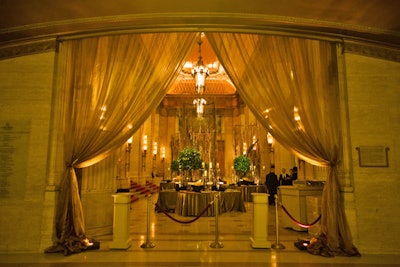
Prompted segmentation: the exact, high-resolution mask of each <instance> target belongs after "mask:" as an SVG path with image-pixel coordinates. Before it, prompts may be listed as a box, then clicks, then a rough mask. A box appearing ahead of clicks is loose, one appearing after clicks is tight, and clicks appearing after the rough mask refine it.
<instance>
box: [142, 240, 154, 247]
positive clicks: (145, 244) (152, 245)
mask: <svg viewBox="0 0 400 267" xmlns="http://www.w3.org/2000/svg"><path fill="white" fill-rule="evenodd" d="M155 246H156V245H154V243H152V242H150V241H149V242H146V243H143V244H142V245H141V246H140V247H141V248H154V247H155Z"/></svg>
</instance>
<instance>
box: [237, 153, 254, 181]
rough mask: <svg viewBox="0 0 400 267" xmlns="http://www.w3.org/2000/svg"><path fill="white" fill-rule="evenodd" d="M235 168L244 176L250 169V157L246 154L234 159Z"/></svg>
mask: <svg viewBox="0 0 400 267" xmlns="http://www.w3.org/2000/svg"><path fill="white" fill-rule="evenodd" d="M233 168H234V169H235V171H236V172H237V173H238V174H239V175H240V176H241V177H243V176H244V175H245V174H246V172H247V171H249V170H250V159H249V158H248V157H246V156H245V155H240V156H238V157H236V158H235V160H234V161H233Z"/></svg>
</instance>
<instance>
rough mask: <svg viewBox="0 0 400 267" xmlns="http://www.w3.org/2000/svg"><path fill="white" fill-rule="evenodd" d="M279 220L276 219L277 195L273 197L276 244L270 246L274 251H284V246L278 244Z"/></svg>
mask: <svg viewBox="0 0 400 267" xmlns="http://www.w3.org/2000/svg"><path fill="white" fill-rule="evenodd" d="M278 229H279V218H278V195H275V232H276V243H274V244H272V245H271V248H274V249H284V248H285V246H284V245H283V244H281V243H279V230H278Z"/></svg>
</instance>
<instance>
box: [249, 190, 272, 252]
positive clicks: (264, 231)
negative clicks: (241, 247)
mask: <svg viewBox="0 0 400 267" xmlns="http://www.w3.org/2000/svg"><path fill="white" fill-rule="evenodd" d="M251 195H252V196H253V237H251V246H252V248H271V242H269V241H268V194H265V193H252V194H251Z"/></svg>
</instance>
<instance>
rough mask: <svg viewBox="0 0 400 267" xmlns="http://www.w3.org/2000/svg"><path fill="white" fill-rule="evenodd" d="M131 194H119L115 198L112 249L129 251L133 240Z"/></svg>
mask: <svg viewBox="0 0 400 267" xmlns="http://www.w3.org/2000/svg"><path fill="white" fill-rule="evenodd" d="M131 195H132V194H131V193H119V194H115V195H113V197H114V222H113V241H112V242H111V243H110V249H128V248H129V247H130V246H131V244H132V240H131V239H129V213H130V204H131Z"/></svg>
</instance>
